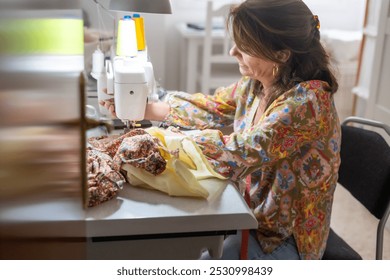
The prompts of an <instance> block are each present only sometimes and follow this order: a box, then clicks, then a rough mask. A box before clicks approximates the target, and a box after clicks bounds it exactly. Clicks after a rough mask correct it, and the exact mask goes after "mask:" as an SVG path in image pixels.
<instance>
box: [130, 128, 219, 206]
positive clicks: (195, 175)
mask: <svg viewBox="0 0 390 280" xmlns="http://www.w3.org/2000/svg"><path fill="white" fill-rule="evenodd" d="M147 132H148V133H149V134H151V135H152V136H154V137H156V138H158V139H159V140H160V141H161V143H162V144H163V145H164V146H165V147H164V148H163V149H162V155H163V157H164V158H165V159H166V160H167V168H166V170H165V171H164V172H163V173H161V174H160V175H157V176H154V175H152V174H150V173H148V172H146V171H145V170H143V169H140V168H136V167H133V166H131V165H128V164H125V165H123V166H122V169H124V170H125V171H126V172H127V178H128V180H129V182H130V184H131V185H133V186H141V187H146V188H152V189H156V190H159V191H162V192H165V193H167V194H169V195H171V196H193V197H202V198H208V197H209V195H210V191H211V192H215V191H217V190H216V189H217V188H220V187H221V186H224V185H225V184H221V182H220V181H221V180H224V179H225V178H224V177H222V176H221V175H219V174H218V173H216V172H215V171H214V170H213V169H212V168H211V166H210V164H209V162H208V161H207V159H206V158H205V157H204V155H203V153H202V152H201V150H200V149H199V148H198V147H197V145H196V143H195V142H194V141H193V140H192V139H191V138H190V137H188V136H186V135H181V134H178V133H174V132H171V131H168V130H164V129H160V128H156V127H152V128H150V129H147ZM165 149H166V150H165ZM168 151H178V156H172V155H171V154H170V153H169V152H168ZM206 179H213V180H206ZM202 181H204V182H208V185H210V186H215V188H216V189H215V190H210V189H209V188H205V187H204V186H202Z"/></svg>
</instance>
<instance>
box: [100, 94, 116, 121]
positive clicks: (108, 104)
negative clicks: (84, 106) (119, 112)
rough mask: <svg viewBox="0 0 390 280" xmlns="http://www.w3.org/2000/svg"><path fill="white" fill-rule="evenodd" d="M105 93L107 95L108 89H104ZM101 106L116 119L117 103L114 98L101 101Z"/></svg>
mask: <svg viewBox="0 0 390 280" xmlns="http://www.w3.org/2000/svg"><path fill="white" fill-rule="evenodd" d="M103 92H104V93H106V94H107V89H106V88H104V89H103ZM99 104H100V105H101V106H103V107H104V108H106V109H107V111H109V112H110V113H111V115H112V117H114V118H116V117H117V116H116V113H115V101H114V98H109V99H105V100H99Z"/></svg>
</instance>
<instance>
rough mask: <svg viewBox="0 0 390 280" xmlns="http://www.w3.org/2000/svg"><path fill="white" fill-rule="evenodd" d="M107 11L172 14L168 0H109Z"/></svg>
mask: <svg viewBox="0 0 390 280" xmlns="http://www.w3.org/2000/svg"><path fill="white" fill-rule="evenodd" d="M109 10H112V11H131V12H138V13H153V14H172V10H171V2H170V0H111V1H110V5H109Z"/></svg>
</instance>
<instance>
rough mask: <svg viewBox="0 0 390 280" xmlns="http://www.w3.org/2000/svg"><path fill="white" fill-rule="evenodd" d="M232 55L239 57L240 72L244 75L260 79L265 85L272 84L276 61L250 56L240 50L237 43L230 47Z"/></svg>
mask: <svg viewBox="0 0 390 280" xmlns="http://www.w3.org/2000/svg"><path fill="white" fill-rule="evenodd" d="M230 55H231V56H234V57H235V58H236V59H237V61H238V65H239V67H240V72H241V74H242V75H243V76H248V77H250V78H252V79H255V80H259V81H260V82H261V83H262V84H263V85H264V86H265V87H266V86H270V85H272V82H273V79H274V76H273V75H272V69H273V67H274V64H275V63H274V62H272V61H270V60H265V59H262V58H259V57H254V56H250V55H248V54H246V53H244V52H242V51H241V50H239V49H238V48H237V46H236V45H233V47H232V48H231V49H230Z"/></svg>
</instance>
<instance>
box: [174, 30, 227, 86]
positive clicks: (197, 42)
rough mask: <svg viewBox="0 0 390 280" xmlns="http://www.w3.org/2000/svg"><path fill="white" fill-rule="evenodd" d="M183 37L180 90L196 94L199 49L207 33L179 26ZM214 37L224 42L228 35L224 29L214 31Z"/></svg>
mask: <svg viewBox="0 0 390 280" xmlns="http://www.w3.org/2000/svg"><path fill="white" fill-rule="evenodd" d="M177 29H178V30H179V33H180V36H181V43H180V44H181V46H180V90H184V91H186V92H188V93H195V92H196V90H197V87H196V79H197V69H198V61H199V60H200V57H199V53H200V52H199V49H200V47H201V46H202V44H203V41H204V36H205V32H204V30H197V29H194V28H189V27H187V24H186V23H180V24H178V25H177ZM212 35H213V37H215V39H216V40H217V41H218V40H219V39H220V40H221V43H222V42H223V38H224V37H225V36H226V33H225V31H224V30H223V29H214V30H213V31H212Z"/></svg>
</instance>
